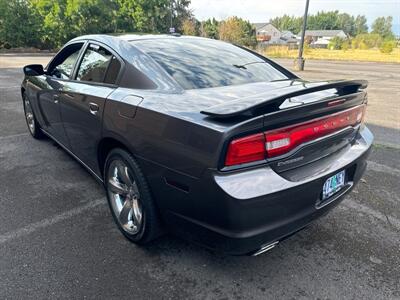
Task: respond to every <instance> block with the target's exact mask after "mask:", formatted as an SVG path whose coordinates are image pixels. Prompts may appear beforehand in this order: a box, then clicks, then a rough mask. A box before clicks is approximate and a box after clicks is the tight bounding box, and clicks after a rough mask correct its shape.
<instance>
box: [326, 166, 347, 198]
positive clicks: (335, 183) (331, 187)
mask: <svg viewBox="0 0 400 300" xmlns="http://www.w3.org/2000/svg"><path fill="white" fill-rule="evenodd" d="M345 185H346V170H342V171H340V172H338V173H336V174H335V175H333V176H331V177H329V178H328V179H327V180H325V183H324V185H323V186H322V196H321V198H322V201H325V200H326V199H328V198H330V197H332V196H333V195H334V194H336V193H337V192H339V191H340V190H341V189H342V188H343V187H344V186H345Z"/></svg>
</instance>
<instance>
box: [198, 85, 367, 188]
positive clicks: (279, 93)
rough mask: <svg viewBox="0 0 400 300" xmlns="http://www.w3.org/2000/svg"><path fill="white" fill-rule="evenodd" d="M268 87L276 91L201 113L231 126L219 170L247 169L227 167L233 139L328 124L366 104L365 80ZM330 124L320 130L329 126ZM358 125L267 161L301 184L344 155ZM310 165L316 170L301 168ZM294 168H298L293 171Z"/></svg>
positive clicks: (317, 139) (283, 174)
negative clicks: (314, 122)
mask: <svg viewBox="0 0 400 300" xmlns="http://www.w3.org/2000/svg"><path fill="white" fill-rule="evenodd" d="M275 84H276V85H275ZM272 85H274V86H275V87H276V88H271V89H269V90H267V91H264V92H262V93H257V94H253V95H251V96H248V97H241V98H236V99H232V100H229V101H224V102H222V103H220V104H218V105H214V106H209V107H208V108H206V109H203V110H202V111H201V113H202V114H203V115H205V116H207V117H206V119H209V121H210V122H218V123H220V124H224V123H225V124H229V126H228V130H227V133H226V136H225V138H226V141H225V146H224V147H223V148H224V150H223V153H224V154H223V157H222V159H221V162H220V165H219V167H220V169H221V170H231V169H236V168H241V167H244V166H245V165H246V164H245V165H239V166H229V167H226V166H225V164H224V159H225V156H226V151H227V148H228V147H229V143H230V142H231V141H232V140H233V139H236V138H240V137H244V136H246V135H250V134H254V133H257V132H264V133H266V135H267V133H268V132H271V131H274V130H277V129H281V128H287V127H291V126H293V125H297V124H304V123H308V122H310V121H311V120H320V119H322V120H326V122H328V123H329V122H332V119H330V118H329V116H332V115H339V116H342V115H343V112H345V111H347V110H352V108H354V107H357V106H360V105H362V104H365V103H366V92H365V88H366V87H367V82H366V81H363V80H351V81H344V80H341V81H330V82H313V83H309V82H304V81H300V80H294V81H290V84H288V82H284V83H283V82H279V83H278V82H275V83H272ZM343 117H347V116H343ZM328 123H327V124H323V126H325V125H326V126H330V125H329V124H328ZM358 127H359V126H358V125H357V126H346V127H345V128H340V130H336V131H334V132H330V133H329V134H326V135H324V136H321V137H318V138H316V139H315V140H312V141H307V143H302V144H300V145H298V147H296V148H295V149H293V151H290V152H288V153H286V154H284V155H280V156H277V157H268V156H267V158H266V160H267V162H268V163H269V164H270V166H271V167H272V168H273V169H274V170H275V171H276V172H277V173H280V174H282V176H287V177H288V179H291V180H300V179H302V178H304V177H307V176H311V175H312V174H315V172H319V171H320V169H321V168H324V167H326V166H327V164H328V165H330V164H332V163H334V161H335V157H336V156H335V155H334V154H335V153H336V154H337V153H339V152H340V151H344V149H346V147H349V146H350V145H351V143H352V142H353V141H354V138H355V136H356V133H357V130H358ZM259 163H262V162H259ZM264 163H265V161H264ZM311 164H313V165H314V166H317V167H314V168H309V169H307V168H301V167H304V166H307V165H311ZM250 165H253V164H250ZM296 169H297V170H300V169H302V170H301V172H297V171H296Z"/></svg>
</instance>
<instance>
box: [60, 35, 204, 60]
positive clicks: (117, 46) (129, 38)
mask: <svg viewBox="0 0 400 300" xmlns="http://www.w3.org/2000/svg"><path fill="white" fill-rule="evenodd" d="M152 39H181V40H187V41H192V42H193V41H194V40H209V39H208V38H203V37H195V36H186V35H179V34H141V33H135V34H89V35H82V36H79V37H76V38H74V39H72V40H71V41H69V42H68V43H67V44H70V43H73V42H78V41H83V42H84V41H96V42H100V43H103V44H105V45H107V46H109V47H111V48H113V49H114V50H115V51H116V52H117V53H118V54H119V55H120V56H122V57H123V58H128V57H130V56H131V54H132V51H133V52H134V51H135V50H136V51H137V50H138V49H137V48H136V47H135V46H134V44H133V43H131V42H134V41H141V40H152Z"/></svg>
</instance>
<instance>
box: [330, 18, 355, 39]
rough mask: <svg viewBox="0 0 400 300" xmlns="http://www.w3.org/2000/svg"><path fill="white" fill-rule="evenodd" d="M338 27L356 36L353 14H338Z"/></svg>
mask: <svg viewBox="0 0 400 300" xmlns="http://www.w3.org/2000/svg"><path fill="white" fill-rule="evenodd" d="M335 27H337V29H342V30H343V31H344V32H345V33H346V34H348V35H350V36H355V20H354V17H353V16H350V15H349V14H347V13H342V14H338V15H337V21H336V25H335Z"/></svg>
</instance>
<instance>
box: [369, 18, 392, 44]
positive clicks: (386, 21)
mask: <svg viewBox="0 0 400 300" xmlns="http://www.w3.org/2000/svg"><path fill="white" fill-rule="evenodd" d="M392 22H393V17H386V18H385V17H379V18H377V19H376V20H375V21H374V23H373V24H372V33H376V34H379V35H380V36H381V37H383V38H384V39H394V34H393V31H392Z"/></svg>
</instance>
